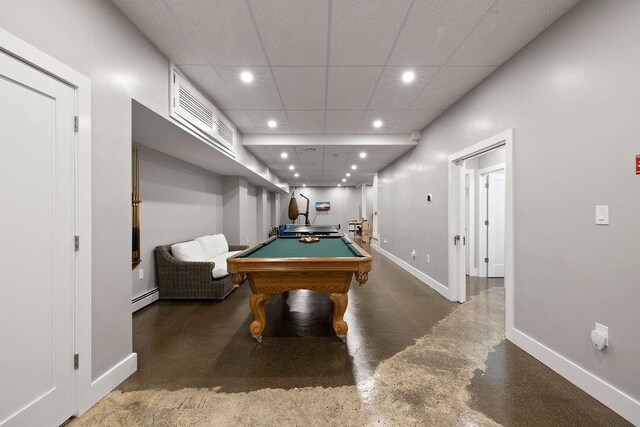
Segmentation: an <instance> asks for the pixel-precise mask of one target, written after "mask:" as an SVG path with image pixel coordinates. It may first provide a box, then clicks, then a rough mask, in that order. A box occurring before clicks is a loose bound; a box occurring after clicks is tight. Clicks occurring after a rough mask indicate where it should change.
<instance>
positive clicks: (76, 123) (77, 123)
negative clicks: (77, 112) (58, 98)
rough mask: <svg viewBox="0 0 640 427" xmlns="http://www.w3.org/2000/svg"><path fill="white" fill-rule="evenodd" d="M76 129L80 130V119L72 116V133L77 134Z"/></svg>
mask: <svg viewBox="0 0 640 427" xmlns="http://www.w3.org/2000/svg"><path fill="white" fill-rule="evenodd" d="M78 129H80V117H78V116H73V131H74V132H75V133H78Z"/></svg>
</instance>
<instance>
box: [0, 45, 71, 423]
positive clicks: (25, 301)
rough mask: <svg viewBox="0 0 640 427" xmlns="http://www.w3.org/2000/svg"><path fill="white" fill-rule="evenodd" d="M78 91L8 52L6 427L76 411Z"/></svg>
mask: <svg viewBox="0 0 640 427" xmlns="http://www.w3.org/2000/svg"><path fill="white" fill-rule="evenodd" d="M74 112H75V93H74V89H73V88H71V87H69V86H67V85H65V84H63V83H61V82H60V81H58V80H56V79H54V78H52V77H50V76H48V75H46V74H44V73H42V72H40V71H38V70H37V69H35V68H33V67H31V66H29V65H26V64H25V63H23V62H21V61H19V60H17V59H14V58H13V57H10V56H8V55H6V54H4V53H2V52H0V196H1V197H2V208H1V209H0V235H1V236H2V241H3V244H2V245H0V283H1V286H0V343H1V344H0V346H1V349H2V351H1V352H0V424H3V425H16V426H32V425H33V426H35V425H59V424H60V423H62V422H64V421H65V420H66V419H67V418H69V417H71V416H72V415H73V412H74V396H73V385H74V364H73V353H74V287H75V252H74V234H75V233H74V231H75V166H74V164H75V160H74V153H75V149H74V144H75V141H74V126H73V118H74Z"/></svg>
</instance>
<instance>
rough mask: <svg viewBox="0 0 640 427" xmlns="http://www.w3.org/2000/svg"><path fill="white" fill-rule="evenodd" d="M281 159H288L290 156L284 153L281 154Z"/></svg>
mask: <svg viewBox="0 0 640 427" xmlns="http://www.w3.org/2000/svg"><path fill="white" fill-rule="evenodd" d="M280 157H282V158H283V159H286V158H287V157H289V155H288V154H287V153H285V152H284V151H283V152H282V153H280Z"/></svg>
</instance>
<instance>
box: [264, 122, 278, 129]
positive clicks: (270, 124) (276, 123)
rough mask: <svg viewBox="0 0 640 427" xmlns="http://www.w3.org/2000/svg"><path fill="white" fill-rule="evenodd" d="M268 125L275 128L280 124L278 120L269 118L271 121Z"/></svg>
mask: <svg viewBox="0 0 640 427" xmlns="http://www.w3.org/2000/svg"><path fill="white" fill-rule="evenodd" d="M267 125H268V126H269V127H270V128H271V129H273V128H275V127H277V126H278V122H276V121H275V120H269V121H268V122H267Z"/></svg>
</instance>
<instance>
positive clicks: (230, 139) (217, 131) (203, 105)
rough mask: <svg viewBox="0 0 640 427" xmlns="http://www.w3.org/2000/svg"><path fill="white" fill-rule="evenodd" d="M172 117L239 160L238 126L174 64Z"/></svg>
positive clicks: (172, 67) (172, 74) (172, 70)
mask: <svg viewBox="0 0 640 427" xmlns="http://www.w3.org/2000/svg"><path fill="white" fill-rule="evenodd" d="M169 115H170V116H171V118H173V119H175V120H176V121H178V122H179V123H181V124H182V125H184V126H185V127H187V128H189V129H190V130H191V131H194V132H195V133H197V134H198V135H199V136H201V137H203V138H205V139H206V140H207V141H209V142H211V143H213V146H214V147H215V148H217V149H219V150H220V151H222V152H224V153H226V154H228V155H230V156H232V157H235V153H236V149H235V142H236V127H235V126H234V125H233V123H231V122H230V121H229V120H228V119H227V118H226V117H224V116H223V115H222V113H220V111H218V109H217V108H216V107H215V106H214V105H213V103H211V102H210V101H209V100H208V99H207V98H206V97H205V96H204V95H202V94H201V93H200V92H199V91H198V90H197V89H196V88H195V87H194V86H193V85H192V84H191V82H189V80H187V79H186V77H184V76H183V75H182V73H181V72H180V70H178V68H176V67H175V66H173V65H172V66H171V102H170V112H169Z"/></svg>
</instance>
